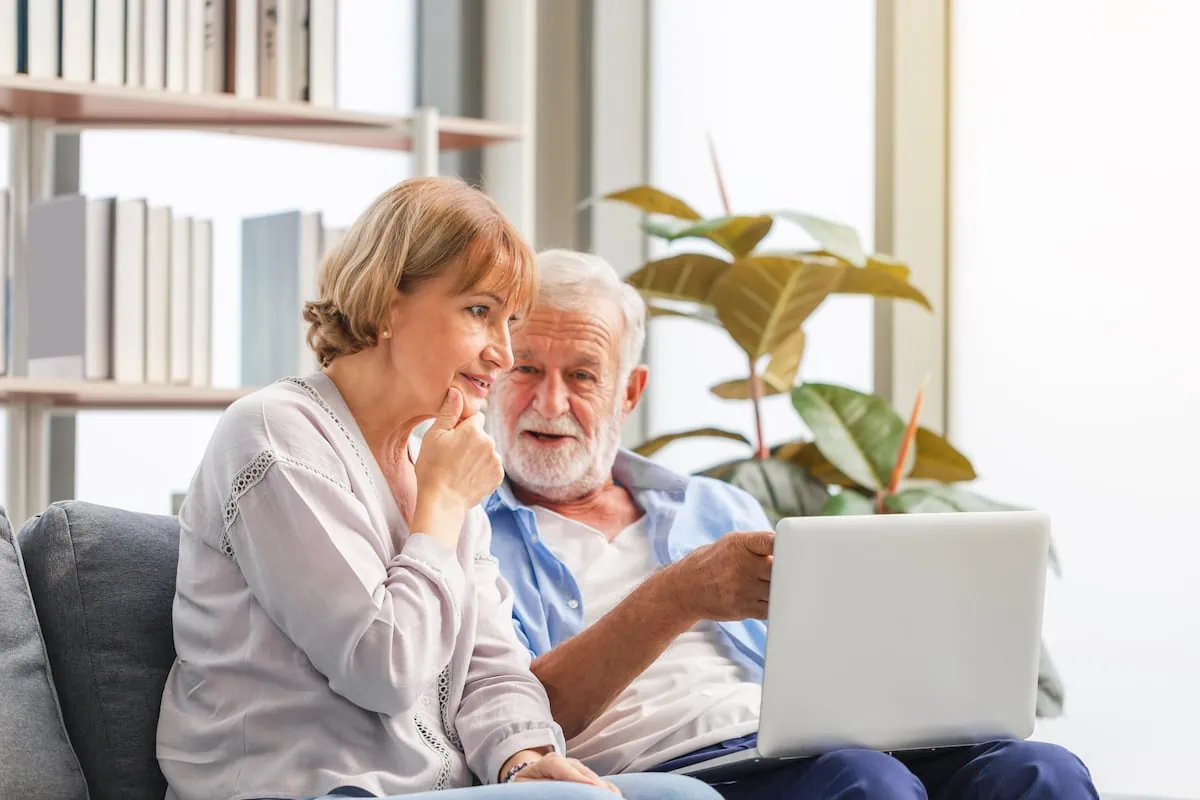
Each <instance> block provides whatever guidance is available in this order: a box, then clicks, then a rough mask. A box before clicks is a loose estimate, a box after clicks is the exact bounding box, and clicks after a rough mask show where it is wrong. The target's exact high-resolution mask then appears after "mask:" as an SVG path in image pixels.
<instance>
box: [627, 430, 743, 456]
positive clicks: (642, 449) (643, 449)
mask: <svg viewBox="0 0 1200 800" xmlns="http://www.w3.org/2000/svg"><path fill="white" fill-rule="evenodd" d="M697 436H709V437H714V438H718V439H733V440H734V441H738V442H742V443H743V444H746V445H749V444H750V440H749V439H747V438H746V437H745V436H742V435H741V434H740V433H737V432H736V431H727V430H724V429H722V428H696V429H695V430H690V431H677V432H675V433H664V434H662V435H661V436H655V437H654V438H653V439H648V440H646V441H644V442H642V443H641V444H639V445H638V446H637V447H635V448H633V451H634V452H635V453H637V454H638V455H643V456H646V457H647V458H649V457H650V456H652V455H654V454H655V453H657V452H658V451H659V450H662V449H663V448H664V447H666V446H667V445H669V444H670V443H671V442H674V441H678V440H679V439H691V438H694V437H697Z"/></svg>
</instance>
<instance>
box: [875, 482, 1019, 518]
mask: <svg viewBox="0 0 1200 800" xmlns="http://www.w3.org/2000/svg"><path fill="white" fill-rule="evenodd" d="M884 503H885V504H886V505H887V507H888V508H889V509H891V510H892V511H898V512H900V513H902V514H937V513H945V512H955V511H1014V510H1016V509H1017V506H1014V505H1010V504H1008V503H1000V502H997V501H995V500H991V499H989V498H987V497H984V496H983V495H981V494H975V493H974V492H971V491H968V490H966V489H963V488H961V487H958V486H945V485H941V484H937V485H933V486H916V487H913V488H911V489H905V490H904V491H902V492H896V494H894V495H891V496H889V497H887V498H885V499H884Z"/></svg>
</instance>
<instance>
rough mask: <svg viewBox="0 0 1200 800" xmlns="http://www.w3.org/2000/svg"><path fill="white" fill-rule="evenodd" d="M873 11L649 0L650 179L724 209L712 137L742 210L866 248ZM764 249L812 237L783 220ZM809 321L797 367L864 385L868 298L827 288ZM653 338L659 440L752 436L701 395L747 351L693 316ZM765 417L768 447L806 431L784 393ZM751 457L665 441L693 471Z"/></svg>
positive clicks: (864, 3) (845, 5)
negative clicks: (694, 434) (834, 231)
mask: <svg viewBox="0 0 1200 800" xmlns="http://www.w3.org/2000/svg"><path fill="white" fill-rule="evenodd" d="M874 14H875V5H874V3H873V2H870V1H869V0H845V1H844V2H838V3H829V2H824V0H743V1H742V2H739V3H727V2H722V1H721V0H657V2H655V3H654V4H653V15H652V18H651V37H652V39H651V57H652V63H651V75H652V78H651V88H650V93H651V96H650V172H651V179H650V182H651V184H652V185H654V186H656V187H658V188H660V189H663V190H664V191H667V192H670V193H672V194H674V195H676V196H679V197H682V198H683V199H684V200H686V201H687V202H689V203H690V204H692V205H693V206H694V207H695V208H696V209H697V210H698V211H699V212H700V213H701V214H703V215H705V216H718V215H720V214H722V213H724V212H723V208H722V205H721V199H720V195H719V192H718V189H717V183H716V180H715V179H714V176H713V170H712V166H711V161H710V159H709V154H708V145H707V139H706V135H707V133H708V132H709V131H711V133H712V136H713V139H714V141H715V143H716V147H717V150H718V154H719V156H720V159H721V169H722V172H723V174H724V179H725V184H726V187H727V190H728V192H729V198H730V203H731V204H732V207H733V210H734V212H735V213H738V212H741V213H752V212H753V213H757V212H761V211H770V210H776V209H794V210H803V211H807V212H810V213H814V214H819V215H822V216H826V217H829V218H831V219H836V220H839V221H842V222H846V223H848V224H850V225H853V226H854V227H856V228H857V229H858V230H859V233H860V234H861V235H862V237H863V240H864V244H867V245H868V246H869V244H870V241H871V230H872V226H873V224H874V202H875V199H874V198H875V195H874V188H873V187H874V148H875V136H874V134H875V17H874ZM606 188H607V187H606ZM613 188H616V187H613ZM763 244H764V246H765V247H771V248H786V247H788V246H792V247H796V246H806V247H807V246H810V245H811V242H809V241H808V240H807V238H806V237H805V235H804V234H803V233H802V232H801V231H800V230H799V229H798V228H797V229H789V228H788V227H787V226H786V225H783V224H781V225H779V226H778V229H777V230H772V232H771V234H770V235H769V237H768V238H767V239H766V240H765V241H764V243H763ZM697 247H698V245H697V244H696V241H695V240H692V241H684V242H678V243H676V244H675V245H674V246H673V247H672V248H670V249H667V248H659V249H657V250H656V251H655V252H654V253H652V256H653V257H655V258H658V257H662V256H665V255H668V254H669V253H670V252H676V251H682V250H683V249H684V248H688V249H695V248H697ZM807 330H808V333H809V342H808V349H807V352H806V354H805V356H804V361H803V362H802V364H801V376H802V377H804V378H805V379H808V380H827V381H835V382H839V383H845V384H847V385H850V386H854V387H856V388H859V389H865V390H870V389H871V386H872V372H873V361H872V359H873V346H872V336H873V326H872V309H871V302H870V301H869V300H867V299H865V298H852V297H834V298H831V299H829V300H827V301H826V303H825V305H824V306H823V307H822V308H821V310H820V311H818V312H817V314H816V315H815V316H814V317H813V319H812V320H811V321H810V322H809V324H808V328H807ZM649 341H650V346H649V352H650V366H651V370H652V374H651V377H650V389H649V428H650V431H651V433H652V434H654V435H657V434H659V433H664V432H667V431H674V430H683V429H687V428H696V427H703V426H710V425H717V426H720V427H725V428H730V429H733V430H737V431H740V432H742V433H743V434H745V435H746V436H747V437H748V438H751V439H752V438H753V433H754V418H753V412H752V411H751V408H750V404H749V403H748V402H737V401H728V400H720V399H718V398H716V397H714V396H713V395H711V394H709V393H708V387H710V386H712V385H714V384H716V383H719V382H720V381H723V380H729V379H732V378H741V377H745V376H746V374H747V364H746V360H745V355H744V354H743V353H742V351H741V350H740V349H739V348H738V347H737V346H736V345H735V344H734V343H733V341H732V340H731V339H730V338H729V337H728V335H727V334H725V333H724V332H722V331H717V330H714V329H713V328H711V327H709V326H707V325H704V324H702V323H694V322H690V321H687V320H655V321H653V322H652V323H651V324H650V334H649ZM763 426H764V430H765V435H766V437H767V440H768V442H771V443H774V442H780V441H786V440H788V439H794V438H796V437H797V436H798V435H800V433H801V431H802V430H803V428H802V426H801V423H800V420H799V417H798V416H797V415H796V413H795V411H794V410H793V409H792V407H791V404H790V401H789V400H788V399H787V397H786V396H779V397H773V398H768V399H767V400H766V401H765V403H764V419H763ZM746 453H747V451H746V448H745V447H744V446H743V445H739V444H737V443H735V442H727V441H724V440H714V439H694V440H690V441H683V442H679V443H676V444H673V445H671V447H670V448H669V449H667V450H664V451H663V452H662V454H661V456H660V458H661V461H662V462H663V463H664V464H666V465H667V466H669V467H672V468H674V469H678V470H681V471H685V472H690V471H694V470H697V469H701V468H703V467H706V466H710V465H712V464H716V463H718V462H720V461H724V460H727V459H730V458H736V457H738V456H739V455H745V454H746Z"/></svg>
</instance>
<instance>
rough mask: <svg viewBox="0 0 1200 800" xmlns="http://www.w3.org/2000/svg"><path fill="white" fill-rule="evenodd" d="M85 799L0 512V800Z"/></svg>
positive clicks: (19, 567) (10, 538) (25, 587)
mask: <svg viewBox="0 0 1200 800" xmlns="http://www.w3.org/2000/svg"><path fill="white" fill-rule="evenodd" d="M87 796H88V793H87V785H86V784H85V783H84V780H83V772H81V771H80V769H79V761H78V759H76V758H75V753H74V752H73V751H72V750H71V743H70V742H69V741H68V740H67V732H66V730H65V728H64V727H63V720H62V714H61V713H60V711H59V707H58V699H57V698H56V697H55V694H54V682H53V680H52V678H51V676H50V665H49V664H48V663H47V661H46V648H45V645H44V643H43V642H42V634H41V631H40V630H39V629H38V619H37V613H36V612H35V611H34V607H33V600H32V599H31V598H30V596H29V586H28V583H27V582H26V577H25V566H24V563H23V562H22V559H21V552H20V550H18V549H17V546H16V542H15V541H14V540H13V533H12V527H11V526H10V525H9V523H8V515H7V514H5V513H4V511H3V510H2V509H0V797H12V798H18V797H56V798H57V797H61V798H64V800H86V798H87Z"/></svg>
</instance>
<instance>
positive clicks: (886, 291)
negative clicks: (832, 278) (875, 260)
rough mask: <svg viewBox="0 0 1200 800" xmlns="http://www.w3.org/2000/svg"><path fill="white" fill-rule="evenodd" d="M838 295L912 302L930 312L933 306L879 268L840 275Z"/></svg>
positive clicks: (893, 275)
mask: <svg viewBox="0 0 1200 800" xmlns="http://www.w3.org/2000/svg"><path fill="white" fill-rule="evenodd" d="M836 291H837V293H838V294H867V295H871V296H872V297H885V298H889V299H894V300H912V301H914V302H916V303H917V304H918V305H922V306H924V307H925V308H927V309H929V310H930V311H932V310H933V306H932V305H930V304H929V298H927V297H926V296H925V295H924V294H922V293H921V290H920V289H918V288H917V287H915V286H913V285H912V284H911V283H909V282H908V281H906V280H904V279H902V278H898V277H896V275H895V274H893V273H892V272H890V271H888V270H886V269H882V268H880V267H871V266H867V267H856V268H853V269H848V270H846V271H845V272H844V273H843V274H842V280H841V282H840V283H838V287H837V289H836Z"/></svg>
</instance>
